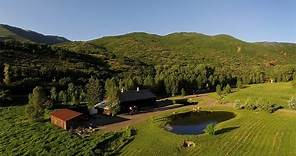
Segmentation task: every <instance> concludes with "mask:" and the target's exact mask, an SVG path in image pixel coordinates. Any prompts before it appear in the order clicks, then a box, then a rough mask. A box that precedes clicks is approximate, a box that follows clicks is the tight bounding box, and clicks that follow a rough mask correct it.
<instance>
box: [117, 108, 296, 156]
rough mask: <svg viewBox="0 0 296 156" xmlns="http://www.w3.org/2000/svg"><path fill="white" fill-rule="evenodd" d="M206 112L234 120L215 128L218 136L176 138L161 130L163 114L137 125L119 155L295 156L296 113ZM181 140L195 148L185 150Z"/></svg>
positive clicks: (180, 136) (217, 109)
mask: <svg viewBox="0 0 296 156" xmlns="http://www.w3.org/2000/svg"><path fill="white" fill-rule="evenodd" d="M207 110H211V111H212V110H215V111H219V110H220V111H230V112H234V113H235V114H236V117H235V118H233V119H231V120H228V121H225V122H222V123H220V124H218V125H217V133H218V134H217V135H215V136H209V135H207V134H200V135H177V134H173V133H171V132H168V131H167V130H165V129H164V128H162V127H163V126H164V123H165V122H166V118H163V117H165V116H166V115H169V114H166V115H164V116H163V117H156V118H153V119H150V120H148V121H147V122H145V123H143V124H141V125H138V126H137V127H136V128H137V129H138V134H137V136H136V137H135V140H134V141H133V142H131V143H130V144H128V145H127V146H125V147H124V148H123V149H122V150H121V151H120V153H121V155H126V156H132V155H142V156H146V155H147V156H148V155H211V156H214V155H234V156H237V155H252V156H254V155H260V156H262V155H268V156H272V155H275V156H277V155H295V154H296V148H295V147H296V131H295V129H296V125H295V121H296V113H295V114H294V113H286V112H276V113H273V114H270V113H266V112H253V111H246V110H233V109H232V108H229V107H227V106H215V107H209V108H207ZM184 140H191V141H194V143H195V144H196V146H195V147H190V148H188V149H185V148H184V147H182V143H183V141H184Z"/></svg>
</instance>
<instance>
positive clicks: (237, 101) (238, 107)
mask: <svg viewBox="0 0 296 156" xmlns="http://www.w3.org/2000/svg"><path fill="white" fill-rule="evenodd" d="M241 106H242V103H241V101H240V100H235V101H234V103H233V107H234V108H235V109H242V108H241Z"/></svg>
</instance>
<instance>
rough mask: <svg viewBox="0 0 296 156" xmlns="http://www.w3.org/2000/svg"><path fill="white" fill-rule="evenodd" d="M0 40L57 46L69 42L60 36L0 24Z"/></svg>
mask: <svg viewBox="0 0 296 156" xmlns="http://www.w3.org/2000/svg"><path fill="white" fill-rule="evenodd" d="M0 39H2V40H8V39H10V40H11V39H12V40H18V41H23V42H34V43H43V44H57V43H64V42H68V41H69V40H68V39H66V38H64V37H60V36H51V35H43V34H40V33H37V32H34V31H30V30H24V29H21V28H17V27H13V26H9V25H4V24H0Z"/></svg>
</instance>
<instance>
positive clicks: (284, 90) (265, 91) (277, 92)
mask: <svg viewBox="0 0 296 156" xmlns="http://www.w3.org/2000/svg"><path fill="white" fill-rule="evenodd" d="M293 96H296V88H293V87H292V85H291V82H282V83H264V84H255V85H247V86H246V87H245V88H243V89H240V90H239V91H236V92H234V93H231V94H229V95H226V96H225V98H224V100H225V101H227V102H234V101H235V100H240V101H241V102H245V101H246V100H248V99H250V100H258V99H260V100H263V101H265V102H270V103H273V104H278V105H281V106H283V107H285V108H287V104H288V100H289V99H290V98H291V97H293Z"/></svg>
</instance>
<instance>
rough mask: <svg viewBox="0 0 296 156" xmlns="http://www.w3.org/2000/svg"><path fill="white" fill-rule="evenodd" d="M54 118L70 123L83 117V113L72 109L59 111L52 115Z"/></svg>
mask: <svg viewBox="0 0 296 156" xmlns="http://www.w3.org/2000/svg"><path fill="white" fill-rule="evenodd" d="M51 115H52V116H55V117H57V118H59V119H61V120H64V121H68V120H71V119H73V118H75V117H77V116H80V115H82V113H79V112H76V111H72V110H70V109H58V110H55V111H54V112H52V113H51Z"/></svg>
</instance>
